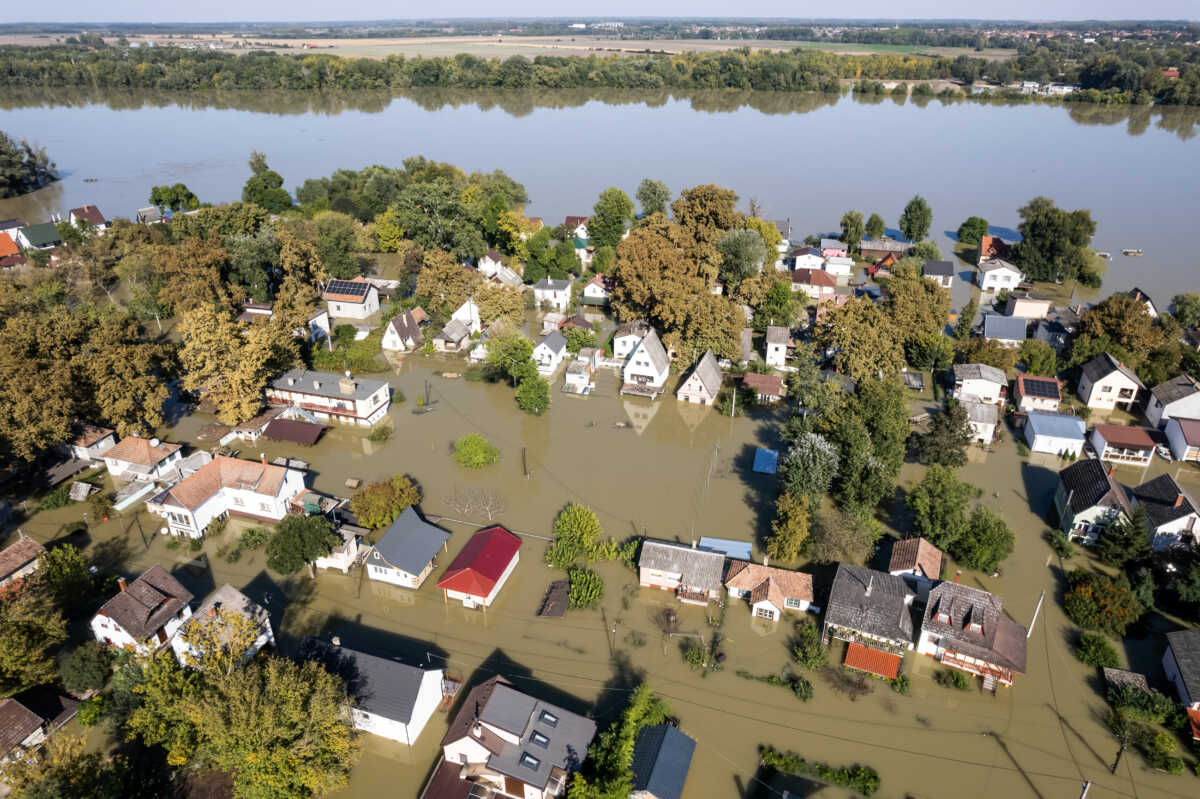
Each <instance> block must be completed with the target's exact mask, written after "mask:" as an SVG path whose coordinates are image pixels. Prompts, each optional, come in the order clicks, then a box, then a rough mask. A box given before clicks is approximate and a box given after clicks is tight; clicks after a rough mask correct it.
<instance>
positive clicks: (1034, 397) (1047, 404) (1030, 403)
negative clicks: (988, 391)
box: [1013, 372, 1062, 413]
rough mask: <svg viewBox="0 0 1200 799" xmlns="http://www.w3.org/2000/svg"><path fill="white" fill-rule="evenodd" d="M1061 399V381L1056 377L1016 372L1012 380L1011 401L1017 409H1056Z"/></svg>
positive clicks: (1052, 410) (1054, 410)
mask: <svg viewBox="0 0 1200 799" xmlns="http://www.w3.org/2000/svg"><path fill="white" fill-rule="evenodd" d="M1061 401H1062V383H1061V382H1060V381H1059V379H1058V378H1056V377H1037V376H1035V375H1027V374H1025V373H1024V372H1018V373H1017V379H1016V380H1014V381H1013V403H1015V404H1016V406H1017V410H1019V411H1048V412H1050V413H1055V412H1057V411H1058V404H1059V403H1060V402H1061Z"/></svg>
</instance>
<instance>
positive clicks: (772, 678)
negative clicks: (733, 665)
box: [736, 671, 813, 702]
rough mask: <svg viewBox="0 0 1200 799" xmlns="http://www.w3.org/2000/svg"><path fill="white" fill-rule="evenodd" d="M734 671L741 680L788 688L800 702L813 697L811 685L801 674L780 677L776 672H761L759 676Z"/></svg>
mask: <svg viewBox="0 0 1200 799" xmlns="http://www.w3.org/2000/svg"><path fill="white" fill-rule="evenodd" d="M736 673H737V676H739V677H741V678H742V679H743V680H755V681H756V682H765V683H766V684H767V685H778V686H780V687H782V688H790V689H791V691H792V693H793V694H795V696H796V698H797V699H799V700H800V701H801V702H807V701H808V700H810V699H812V698H813V685H812V683H811V682H809V680H808V678H807V677H805V676H804V675H803V674H789V675H787V676H786V677H780V676H779V675H778V674H763V675H761V676H760V675H758V674H752V673H750V672H748V671H738V672H736Z"/></svg>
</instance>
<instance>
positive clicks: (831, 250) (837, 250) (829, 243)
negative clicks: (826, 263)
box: [821, 239, 850, 258]
mask: <svg viewBox="0 0 1200 799" xmlns="http://www.w3.org/2000/svg"><path fill="white" fill-rule="evenodd" d="M849 255H850V251H849V250H847V249H846V245H845V244H843V243H842V242H840V241H838V240H837V239H821V257H822V258H829V257H831V256H837V257H839V258H846V257H848V256H849Z"/></svg>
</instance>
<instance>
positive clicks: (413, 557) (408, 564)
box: [375, 505, 450, 574]
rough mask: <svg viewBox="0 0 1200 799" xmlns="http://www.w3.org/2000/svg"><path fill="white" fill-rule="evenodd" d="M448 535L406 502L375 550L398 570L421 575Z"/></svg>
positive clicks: (447, 538)
mask: <svg viewBox="0 0 1200 799" xmlns="http://www.w3.org/2000/svg"><path fill="white" fill-rule="evenodd" d="M449 538H450V534H449V533H447V532H446V531H445V530H443V529H442V528H440V527H434V526H433V525H432V524H430V523H429V522H427V521H425V520H424V519H422V518H421V517H420V516H419V515H418V514H417V512H416V511H415V510H413V508H412V506H411V505H409V506H408V507H407V508H405V509H404V511H403V512H402V513H401V514H400V515H399V516H397V517H396V521H394V522H392V524H391V526H390V527H388V529H387V532H385V533H384V534H383V536H382V537H380V539H379V541H378V543H376V544H375V551H376V552H378V553H379V555H380V556H381V557H382V558H383V559H384V560H385V561H387V562H388V564H389V565H391V566H394V567H396V568H397V569H403V570H404V571H406V572H408V573H409V574H420V573H421V572H422V571H424V570H425V567H426V566H428V565H429V562H430V561H431V560H433V556H434V555H436V554H437V551H438V550H439V549H441V548H442V547H443V546H444V545H445V543H446V541H447V540H449Z"/></svg>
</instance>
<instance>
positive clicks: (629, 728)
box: [568, 683, 672, 799]
mask: <svg viewBox="0 0 1200 799" xmlns="http://www.w3.org/2000/svg"><path fill="white" fill-rule="evenodd" d="M671 715H672V714H671V708H670V707H669V706H668V705H667V704H666V703H665V702H663V700H662V699H660V698H659V697H657V696H655V694H654V692H653V691H651V689H650V685H649V684H648V683H641V684H640V685H638V686H637V688H635V689H634V690H633V692H632V693H631V694H630V697H629V704H628V705H627V706H626V707H625V710H624V711H623V712H622V713H621V717H620V718H619V719H618V720H617V721H615V722H613V723H612V724H610V725H609V726H608V728H606V729H605V730H604V731H602V732H601V733H600V734H599V735H597V736H596V739H595V740H594V741H593V742H592V745H591V746H590V747H589V748H588V752H587V762H588V764H589V769H588V772H589V773H588V774H586V775H585V773H584V772H581V771H576V772H575V773H574V774H573V775H572V777H571V786H570V790H569V792H568V795H569V796H571V797H572V799H574V797H583V798H584V799H591V798H593V797H594V798H595V799H618V798H619V797H626V796H629V795H630V794H631V793H632V792H633V772H632V766H633V749H634V744H635V743H636V741H637V737H638V733H639V732H641V730H642V728H643V727H649V726H653V725H656V724H663V723H664V722H666V721H668V720H669V719H670V718H671Z"/></svg>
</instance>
